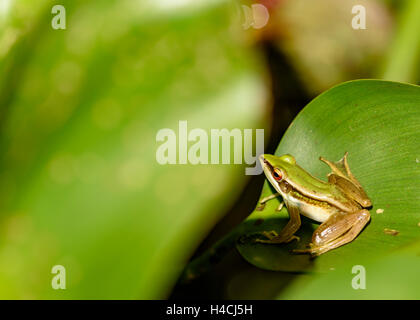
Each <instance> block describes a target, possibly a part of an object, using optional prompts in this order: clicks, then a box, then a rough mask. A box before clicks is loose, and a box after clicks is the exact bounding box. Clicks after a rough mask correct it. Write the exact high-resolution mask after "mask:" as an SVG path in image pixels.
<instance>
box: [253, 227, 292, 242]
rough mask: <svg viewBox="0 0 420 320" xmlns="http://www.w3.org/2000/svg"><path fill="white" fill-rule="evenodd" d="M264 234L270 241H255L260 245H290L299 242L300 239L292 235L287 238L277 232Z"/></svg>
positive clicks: (265, 232)
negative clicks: (295, 241) (292, 242)
mask: <svg viewBox="0 0 420 320" xmlns="http://www.w3.org/2000/svg"><path fill="white" fill-rule="evenodd" d="M262 234H263V235H264V236H265V237H266V238H267V239H268V240H265V239H255V242H258V243H267V244H280V243H289V242H291V241H293V240H297V241H299V240H300V238H299V237H298V236H295V235H291V236H289V237H288V238H287V236H284V235H283V236H282V235H279V234H278V233H277V232H276V231H274V230H272V231H264V232H262Z"/></svg>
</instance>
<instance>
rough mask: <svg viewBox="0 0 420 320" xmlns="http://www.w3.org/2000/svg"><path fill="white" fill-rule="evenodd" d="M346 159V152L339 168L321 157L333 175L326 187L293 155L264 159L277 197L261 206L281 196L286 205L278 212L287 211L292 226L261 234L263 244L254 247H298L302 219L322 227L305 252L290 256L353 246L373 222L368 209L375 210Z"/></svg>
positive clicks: (260, 157)
mask: <svg viewBox="0 0 420 320" xmlns="http://www.w3.org/2000/svg"><path fill="white" fill-rule="evenodd" d="M347 156H348V152H345V154H344V156H343V157H342V158H341V159H340V160H339V161H337V162H331V161H329V160H327V159H325V158H323V157H319V159H320V160H321V161H322V162H324V163H326V164H327V165H328V166H329V167H330V169H331V172H330V173H329V174H328V175H327V178H328V182H325V181H323V180H320V179H318V178H316V177H314V176H313V175H311V174H310V173H309V172H307V171H306V170H305V169H303V168H302V167H300V166H299V165H298V164H297V163H296V159H295V157H293V156H292V155H290V154H285V155H282V156H276V155H271V154H262V155H260V156H259V161H260V163H261V166H262V168H263V172H264V174H265V176H266V178H267V180H268V181H269V183H270V184H271V185H272V186H273V188H274V190H275V191H276V192H275V193H273V194H271V195H270V196H268V197H265V198H262V199H261V200H260V201H259V204H260V205H262V206H264V205H265V203H266V202H267V201H269V200H271V199H274V198H277V197H279V196H281V197H282V199H283V201H282V202H281V204H280V206H279V208H278V209H277V210H281V208H282V206H283V205H285V206H286V208H287V211H288V213H289V221H288V223H287V224H286V226H285V227H284V228H283V229H282V230H281V231H280V232H279V233H277V232H276V231H275V230H272V231H264V232H262V234H263V235H264V238H265V239H256V242H258V243H263V244H282V243H289V242H291V241H293V240H298V241H299V240H300V239H299V237H297V236H296V235H295V233H296V231H297V230H298V229H299V228H300V226H301V217H300V216H301V215H303V216H306V217H307V218H309V219H311V220H314V221H316V222H318V223H320V225H319V227H318V228H317V229H316V230H315V231H314V232H313V234H312V239H311V243H310V244H309V245H308V246H307V248H305V249H294V250H292V253H296V254H310V255H311V256H312V257H317V256H320V255H322V254H324V253H326V252H328V251H330V250H333V249H336V248H338V247H341V246H343V245H345V244H348V243H349V242H351V241H353V240H354V239H355V238H356V237H357V236H358V235H359V234H360V233H361V232H362V230H363V229H364V228H365V226H366V225H367V224H368V223H369V221H370V214H369V210H368V209H369V208H370V207H372V201H371V200H370V198H369V197H368V196H367V193H366V191H365V190H364V189H363V187H362V186H361V184H360V183H359V181H358V180H357V179H356V178H355V176H354V175H353V174H352V172H351V171H350V167H349V165H348V161H347Z"/></svg>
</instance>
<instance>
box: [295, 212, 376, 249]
mask: <svg viewBox="0 0 420 320" xmlns="http://www.w3.org/2000/svg"><path fill="white" fill-rule="evenodd" d="M369 220H370V214H369V211H367V210H366V209H362V210H360V211H357V212H353V213H343V212H338V213H335V214H333V215H332V216H331V217H330V218H329V219H328V220H327V221H325V222H324V223H322V224H321V225H320V226H319V227H318V229H316V230H315V232H314V234H313V235H312V243H311V244H310V247H311V248H310V249H304V250H293V252H294V253H309V254H311V255H312V256H319V255H321V254H323V253H325V252H327V251H329V250H332V249H335V248H337V247H340V246H342V245H345V244H347V243H349V242H351V241H353V240H354V239H355V238H356V237H357V236H358V234H359V233H360V232H361V231H362V230H363V228H364V227H365V225H366V224H367V223H368V222H369Z"/></svg>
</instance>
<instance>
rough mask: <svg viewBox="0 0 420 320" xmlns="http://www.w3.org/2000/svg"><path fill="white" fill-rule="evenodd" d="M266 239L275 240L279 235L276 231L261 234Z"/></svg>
mask: <svg viewBox="0 0 420 320" xmlns="http://www.w3.org/2000/svg"><path fill="white" fill-rule="evenodd" d="M262 234H263V235H264V236H265V237H266V238H267V239H270V240H273V239H274V238H277V237H278V236H279V235H278V233H277V232H276V231H274V230H272V231H264V232H263V233H262Z"/></svg>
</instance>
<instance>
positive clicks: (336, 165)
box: [319, 152, 362, 188]
mask: <svg viewBox="0 0 420 320" xmlns="http://www.w3.org/2000/svg"><path fill="white" fill-rule="evenodd" d="M347 155H348V152H346V153H345V154H344V156H343V157H342V158H341V159H340V160H338V161H337V162H331V161H329V160H327V159H325V158H324V157H319V160H321V161H322V162H324V163H326V164H327V165H328V166H329V167H330V168H331V170H332V173H335V174H336V175H338V176H341V177H344V178H346V179H349V180H350V181H351V182H353V183H354V184H355V185H356V186H357V187H359V188H361V187H362V186H361V185H360V183H359V181H357V179H356V178H355V177H354V175H353V174H352V173H351V171H350V167H349V164H348V163H347Z"/></svg>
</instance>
